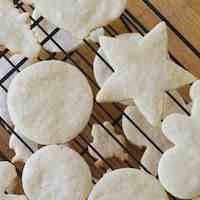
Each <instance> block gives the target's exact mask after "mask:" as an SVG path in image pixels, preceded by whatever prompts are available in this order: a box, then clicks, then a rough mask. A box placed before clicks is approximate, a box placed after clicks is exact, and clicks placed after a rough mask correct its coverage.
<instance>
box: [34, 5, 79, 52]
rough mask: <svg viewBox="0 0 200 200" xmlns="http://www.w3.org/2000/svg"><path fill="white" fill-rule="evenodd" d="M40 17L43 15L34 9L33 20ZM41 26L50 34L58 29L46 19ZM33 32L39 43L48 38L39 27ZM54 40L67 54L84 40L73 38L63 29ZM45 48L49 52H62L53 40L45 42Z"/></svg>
mask: <svg viewBox="0 0 200 200" xmlns="http://www.w3.org/2000/svg"><path fill="white" fill-rule="evenodd" d="M40 16H41V15H40V13H39V12H38V10H37V9H34V11H33V13H32V17H33V19H35V20H37V19H38V18H39V17H40ZM40 26H41V27H42V28H43V29H44V30H45V31H46V32H47V33H49V34H50V33H51V32H52V31H54V30H55V29H56V28H57V27H56V26H55V25H54V24H52V23H51V22H49V21H48V20H47V19H45V18H44V19H43V20H42V21H41V22H40ZM33 32H34V33H35V36H36V38H37V39H38V41H39V42H42V41H43V40H44V39H45V38H46V37H47V35H46V34H45V33H44V32H43V31H42V30H41V29H40V28H39V27H38V26H36V27H34V28H33ZM52 38H53V39H54V40H55V41H56V43H58V45H59V46H60V47H61V48H62V49H63V50H65V51H66V52H70V51H73V50H74V49H76V48H77V47H78V46H79V45H80V44H81V43H82V40H80V39H77V38H75V37H73V36H72V34H71V33H70V32H69V31H65V30H63V29H60V30H59V31H58V32H57V33H56V34H54V36H53V37H52ZM43 47H44V48H45V49H46V50H47V51H49V52H60V51H61V48H59V47H58V46H56V44H55V43H54V42H53V41H51V39H49V40H48V41H47V42H45V44H44V45H43Z"/></svg>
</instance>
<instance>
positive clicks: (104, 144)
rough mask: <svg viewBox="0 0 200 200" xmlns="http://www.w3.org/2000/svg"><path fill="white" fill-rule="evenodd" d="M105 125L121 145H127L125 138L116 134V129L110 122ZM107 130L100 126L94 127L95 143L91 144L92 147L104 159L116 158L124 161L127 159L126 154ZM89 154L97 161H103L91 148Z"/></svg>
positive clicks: (95, 125)
mask: <svg viewBox="0 0 200 200" xmlns="http://www.w3.org/2000/svg"><path fill="white" fill-rule="evenodd" d="M103 125H104V126H105V128H106V129H107V130H109V131H110V132H111V133H112V134H113V135H114V136H115V137H116V139H117V140H118V141H119V142H120V143H121V144H123V145H125V138H124V137H123V136H122V135H117V134H116V133H115V130H114V127H113V126H112V124H111V123H110V122H104V123H103ZM106 129H104V128H103V127H102V126H101V125H99V124H94V125H93V127H92V136H93V142H92V143H91V145H92V147H93V148H95V149H96V150H97V151H98V152H99V153H100V155H101V156H102V157H103V158H104V159H106V158H112V157H116V158H119V159H121V160H124V159H125V158H126V154H125V153H124V150H123V148H122V147H121V146H120V145H119V144H118V143H117V142H116V141H115V140H114V139H113V138H112V137H111V136H110V135H109V133H108V132H107V130H106ZM89 153H90V155H92V156H93V157H94V158H96V159H97V160H101V158H100V157H99V156H98V155H97V154H96V153H95V152H94V151H93V150H92V149H91V148H90V147H89Z"/></svg>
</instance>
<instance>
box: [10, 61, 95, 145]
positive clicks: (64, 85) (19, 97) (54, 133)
mask: <svg viewBox="0 0 200 200" xmlns="http://www.w3.org/2000/svg"><path fill="white" fill-rule="evenodd" d="M92 107H93V95H92V91H91V88H90V86H89V84H88V81H87V79H86V78H85V76H84V75H83V74H82V73H81V72H80V71H79V70H78V69H77V68H76V67H75V66H73V65H70V64H67V63H64V62H61V61H43V62H39V63H36V64H33V65H31V66H30V67H28V68H26V69H25V70H23V71H22V72H21V73H19V74H17V76H16V77H15V79H14V80H13V81H12V83H11V85H10V87H9V91H8V110H9V113H10V116H11V119H12V121H13V123H14V124H15V126H16V127H17V129H18V130H19V131H20V132H21V133H22V134H23V135H24V136H25V137H26V138H28V139H30V140H32V141H34V142H36V143H38V144H57V143H65V142H68V141H70V140H71V139H73V138H75V137H76V136H77V135H78V134H79V133H80V132H81V131H82V130H83V129H84V127H85V126H86V124H87V122H88V120H89V118H90V114H91V112H92Z"/></svg>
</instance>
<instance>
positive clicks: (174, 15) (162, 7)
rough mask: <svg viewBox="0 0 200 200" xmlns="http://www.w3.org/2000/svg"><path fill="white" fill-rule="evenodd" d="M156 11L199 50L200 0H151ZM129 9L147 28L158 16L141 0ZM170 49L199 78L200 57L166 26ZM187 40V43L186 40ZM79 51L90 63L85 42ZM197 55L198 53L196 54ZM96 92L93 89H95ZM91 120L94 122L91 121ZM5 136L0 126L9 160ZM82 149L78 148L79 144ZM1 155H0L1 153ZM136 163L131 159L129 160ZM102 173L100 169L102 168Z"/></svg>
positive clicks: (118, 25) (185, 93) (0, 139)
mask: <svg viewBox="0 0 200 200" xmlns="http://www.w3.org/2000/svg"><path fill="white" fill-rule="evenodd" d="M150 2H151V3H152V4H153V5H154V6H155V7H156V8H157V9H159V11H160V12H161V13H162V15H164V16H165V17H166V18H167V19H168V20H169V22H170V23H171V24H172V25H173V26H174V27H175V28H176V29H177V30H178V31H179V32H180V33H181V34H182V36H184V38H186V39H187V41H188V42H189V43H191V44H192V45H193V47H195V48H196V49H197V50H198V51H200V1H199V0H152V1H150ZM128 4H129V5H128V10H129V11H130V12H131V13H132V14H133V15H134V16H135V17H137V18H138V19H139V21H140V22H141V23H142V24H143V25H144V26H145V27H146V28H147V29H148V30H150V29H151V28H152V27H153V26H154V25H155V24H157V23H158V22H159V21H160V19H159V17H158V16H156V15H155V13H154V12H153V11H152V10H151V9H150V8H149V7H148V6H147V5H146V4H145V3H144V2H143V1H142V0H129V3H128ZM113 27H115V28H116V29H117V30H119V32H124V31H127V30H125V28H124V26H123V25H122V23H120V22H114V23H113ZM169 39H170V42H169V49H170V51H171V53H172V54H173V55H174V56H175V57H176V58H177V59H178V60H179V61H180V62H181V63H182V64H183V65H184V66H185V67H186V68H187V69H188V70H189V71H191V72H192V73H193V74H195V75H196V76H197V77H200V59H199V57H198V56H197V55H195V53H194V52H192V50H191V49H190V48H189V47H187V45H186V44H184V42H183V41H182V40H181V39H180V38H179V37H177V35H176V34H175V33H174V32H173V31H171V30H170V29H169ZM188 42H187V43H188ZM80 52H82V53H83V54H84V55H87V58H88V60H89V62H90V63H92V60H93V58H94V54H92V53H91V50H88V47H86V46H85V45H84V47H81V48H80ZM196 54H197V53H196ZM73 57H74V59H76V60H77V62H78V63H79V64H80V65H81V66H83V69H84V71H85V72H86V73H87V74H88V75H89V76H92V73H91V70H89V69H88V66H87V67H84V66H85V65H86V64H85V62H83V61H82V60H81V59H80V56H78V55H73ZM94 91H96V89H94ZM181 92H182V94H183V96H184V98H185V99H186V100H187V101H189V98H188V90H187V89H186V88H184V89H182V91H181ZM105 108H106V109H107V110H108V111H109V112H111V113H112V115H113V116H114V117H117V114H118V113H115V112H114V111H113V108H111V107H110V106H107V105H105ZM94 113H95V114H96V115H97V116H98V117H99V119H101V120H102V121H104V120H108V116H106V115H105V113H103V112H102V111H100V109H99V108H96V106H95V111H94ZM91 122H92V123H93V122H95V121H94V120H91ZM84 135H87V136H88V137H86V138H88V141H89V140H91V137H90V127H87V128H86V130H85V134H84ZM8 138H9V134H8V133H7V132H6V131H5V130H4V129H3V128H0V153H1V154H2V155H3V156H4V157H5V158H6V159H8V160H10V159H11V157H12V155H13V152H12V151H11V150H9V148H8ZM77 141H78V142H80V144H81V145H82V146H83V148H80V145H79V144H78V143H77ZM77 141H76V142H72V146H73V147H75V148H76V149H77V150H78V151H79V152H81V153H82V154H83V155H84V157H85V158H86V160H87V161H88V162H89V163H90V164H91V168H92V170H93V171H94V173H96V171H97V170H96V168H95V166H94V165H93V163H94V160H92V159H91V158H90V157H89V156H88V155H87V153H84V152H83V149H84V148H86V146H87V145H86V144H85V143H84V142H83V140H82V139H80V138H79V139H78V140H77ZM130 150H131V152H133V154H134V155H137V157H138V158H139V157H140V156H141V153H139V152H141V151H138V149H136V148H133V147H132V146H131V147H130ZM0 157H1V156H0ZM110 162H111V163H112V164H113V165H115V166H116V167H119V166H122V165H123V164H122V163H120V164H119V162H118V161H116V160H111V161H110ZM130 162H131V163H132V162H133V163H134V164H136V163H135V162H134V161H130ZM102 173H103V171H102ZM102 173H100V174H98V173H97V177H100V176H101V175H102Z"/></svg>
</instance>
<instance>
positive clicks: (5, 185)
mask: <svg viewBox="0 0 200 200" xmlns="http://www.w3.org/2000/svg"><path fill="white" fill-rule="evenodd" d="M16 178H17V172H16V169H15V167H14V165H12V164H11V163H9V162H4V161H1V162H0V199H1V200H27V198H26V197H25V196H24V195H14V194H6V193H9V192H8V190H11V189H12V188H14V187H15V186H16V184H15V181H16Z"/></svg>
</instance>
